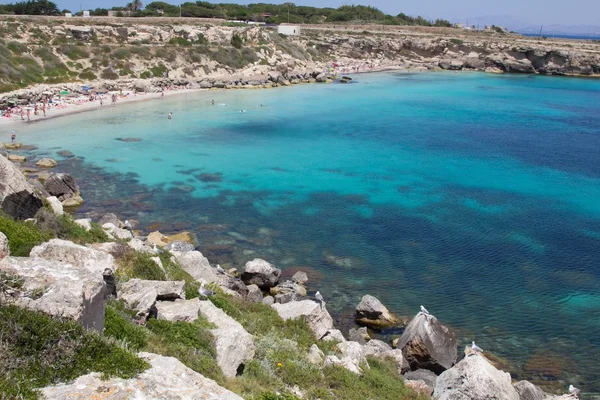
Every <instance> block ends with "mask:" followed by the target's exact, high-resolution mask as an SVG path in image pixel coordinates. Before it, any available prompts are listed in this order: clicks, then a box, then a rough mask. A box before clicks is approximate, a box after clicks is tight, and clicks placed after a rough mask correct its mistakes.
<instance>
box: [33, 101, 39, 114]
mask: <svg viewBox="0 0 600 400" xmlns="http://www.w3.org/2000/svg"><path fill="white" fill-rule="evenodd" d="M33 115H38V105H37V103H35V104H34V105H33Z"/></svg>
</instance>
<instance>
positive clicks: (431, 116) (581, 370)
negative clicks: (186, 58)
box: [17, 73, 600, 391]
mask: <svg viewBox="0 0 600 400" xmlns="http://www.w3.org/2000/svg"><path fill="white" fill-rule="evenodd" d="M356 80H357V83H355V84H351V85H310V86H309V85H306V86H297V87H291V88H285V89H277V90H263V91H233V92H232V91H229V92H210V93H196V94H186V95H182V96H180V97H174V98H167V99H162V100H157V101H153V102H146V103H139V104H125V105H121V106H119V107H116V108H110V107H106V108H105V109H103V110H99V111H94V112H90V113H83V114H79V115H74V116H70V117H68V118H61V119H56V120H52V121H47V122H45V123H43V124H31V125H27V126H25V125H24V126H23V127H21V126H19V131H18V132H17V134H18V135H19V138H20V140H22V141H24V142H25V143H35V144H37V145H38V146H39V150H37V151H35V153H36V155H38V156H41V155H43V153H48V154H52V155H55V152H56V151H58V150H59V149H67V150H70V151H72V152H73V153H75V154H76V155H77V156H78V157H81V159H70V160H66V159H65V160H62V159H60V158H59V157H58V158H57V159H59V160H61V163H60V165H61V166H60V168H62V169H63V170H68V171H70V172H72V173H73V174H74V175H75V176H76V177H79V178H80V182H81V186H82V189H83V196H84V198H85V199H86V200H87V203H86V205H85V206H84V208H83V209H82V210H81V213H84V214H90V213H93V212H97V211H98V210H99V209H101V210H103V211H109V210H110V211H117V212H118V213H120V214H122V215H123V217H125V218H130V219H131V218H134V219H138V220H139V221H140V222H141V223H142V225H143V226H144V227H145V228H148V229H149V228H155V227H157V226H158V227H159V228H160V230H161V231H174V230H178V229H190V230H193V231H195V232H196V233H197V234H198V236H199V240H200V243H201V249H202V250H203V251H204V252H205V253H206V254H208V256H209V258H210V259H211V260H212V261H214V262H220V263H221V264H228V265H231V266H237V267H241V266H242V265H243V263H244V262H245V261H247V260H248V259H250V258H253V257H255V256H256V257H261V258H265V259H267V260H270V261H271V262H273V263H275V264H277V265H278V266H280V267H282V268H284V269H286V268H288V270H289V271H291V269H290V268H292V267H296V266H302V267H310V268H311V269H310V270H309V271H311V272H313V281H312V283H311V289H313V290H317V289H318V290H320V291H321V292H322V293H323V294H324V296H325V297H326V299H329V302H328V305H329V307H330V308H331V309H332V310H333V311H334V313H335V315H336V317H337V319H338V320H339V321H341V322H342V323H344V322H347V321H348V320H349V315H350V313H351V311H352V309H353V307H354V305H355V304H357V303H358V301H359V300H360V297H361V296H362V295H363V294H366V293H370V294H373V295H376V296H378V297H379V298H380V299H381V300H382V301H383V302H384V303H385V304H386V305H388V307H389V308H391V309H392V310H393V311H394V312H396V313H397V314H399V315H412V314H414V313H416V311H418V306H419V305H420V304H424V305H425V306H426V307H427V308H428V309H429V310H430V311H431V312H432V313H433V314H435V315H436V316H437V317H438V318H440V319H441V320H442V321H443V322H445V323H447V324H449V325H450V326H452V327H453V328H454V329H455V330H456V331H457V333H458V336H459V338H460V340H461V343H470V341H471V340H475V341H476V342H477V343H478V344H479V345H480V346H481V347H483V348H484V349H486V350H490V351H492V352H494V353H496V354H497V355H499V356H501V357H503V358H505V359H506V360H508V361H509V362H510V363H511V365H512V367H513V368H514V370H513V371H512V372H513V376H514V377H517V378H529V379H535V380H538V381H550V382H555V383H556V384H557V385H558V386H560V385H562V384H563V382H562V381H564V382H566V383H573V384H575V385H576V386H581V387H583V388H585V389H587V390H588V391H600V368H590V367H591V366H593V365H596V366H597V365H598V362H597V360H598V359H599V358H600V335H599V334H598V330H599V329H600V266H599V261H598V260H599V259H600V257H599V256H600V246H599V245H600V159H599V154H600V81H594V80H583V79H566V78H547V77H534V76H489V75H483V74H464V73H463V74H459V75H456V74H450V73H435V74H433V73H428V74H396V73H386V74H374V75H368V76H356ZM211 99H214V100H215V102H216V103H217V105H214V106H213V105H211V103H210V100H211ZM222 104H226V105H222ZM260 104H264V105H265V106H264V107H261V106H260ZM241 109H244V110H246V111H247V112H245V113H240V112H239V111H240V110H241ZM168 112H173V115H174V119H173V120H167V118H166V114H167V113H168ZM119 137H137V138H141V139H142V141H141V142H134V143H127V142H121V141H117V140H115V139H116V138H119ZM219 174H220V175H219ZM84 177H86V178H85V181H84V180H83V179H84ZM309 277H311V274H309ZM539 360H543V361H542V363H541V364H542V365H551V366H556V365H557V366H558V367H557V368H547V369H544V368H541V369H540V368H538V367H536V365H539V364H540V363H539ZM557 371H558V372H557Z"/></svg>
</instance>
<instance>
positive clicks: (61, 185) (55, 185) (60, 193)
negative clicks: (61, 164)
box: [44, 174, 79, 201]
mask: <svg viewBox="0 0 600 400" xmlns="http://www.w3.org/2000/svg"><path fill="white" fill-rule="evenodd" d="M44 189H46V191H47V192H48V193H49V194H50V196H56V197H57V198H58V200H60V201H64V200H66V199H68V198H71V197H74V196H77V195H79V186H77V183H76V182H75V179H73V177H72V176H71V175H69V174H52V175H50V176H49V177H48V178H47V179H46V180H45V181H44Z"/></svg>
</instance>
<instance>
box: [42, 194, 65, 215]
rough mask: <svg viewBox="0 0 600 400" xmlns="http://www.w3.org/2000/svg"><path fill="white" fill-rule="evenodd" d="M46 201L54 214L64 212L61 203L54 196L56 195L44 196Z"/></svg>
mask: <svg viewBox="0 0 600 400" xmlns="http://www.w3.org/2000/svg"><path fill="white" fill-rule="evenodd" d="M46 201H47V202H48V205H49V206H50V208H51V209H52V212H53V213H54V214H56V215H63V214H64V213H65V212H64V210H63V206H62V204H61V203H60V201H59V200H58V199H57V198H56V196H50V197H46Z"/></svg>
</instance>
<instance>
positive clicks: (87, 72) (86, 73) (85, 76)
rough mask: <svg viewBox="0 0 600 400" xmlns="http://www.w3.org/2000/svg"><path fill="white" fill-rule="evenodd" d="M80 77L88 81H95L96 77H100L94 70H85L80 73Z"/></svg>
mask: <svg viewBox="0 0 600 400" xmlns="http://www.w3.org/2000/svg"><path fill="white" fill-rule="evenodd" d="M79 78H81V79H83V80H86V81H93V80H94V79H97V78H98V77H97V76H96V74H94V73H93V72H92V71H90V70H89V69H88V70H85V71H83V72H82V73H80V74H79Z"/></svg>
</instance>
